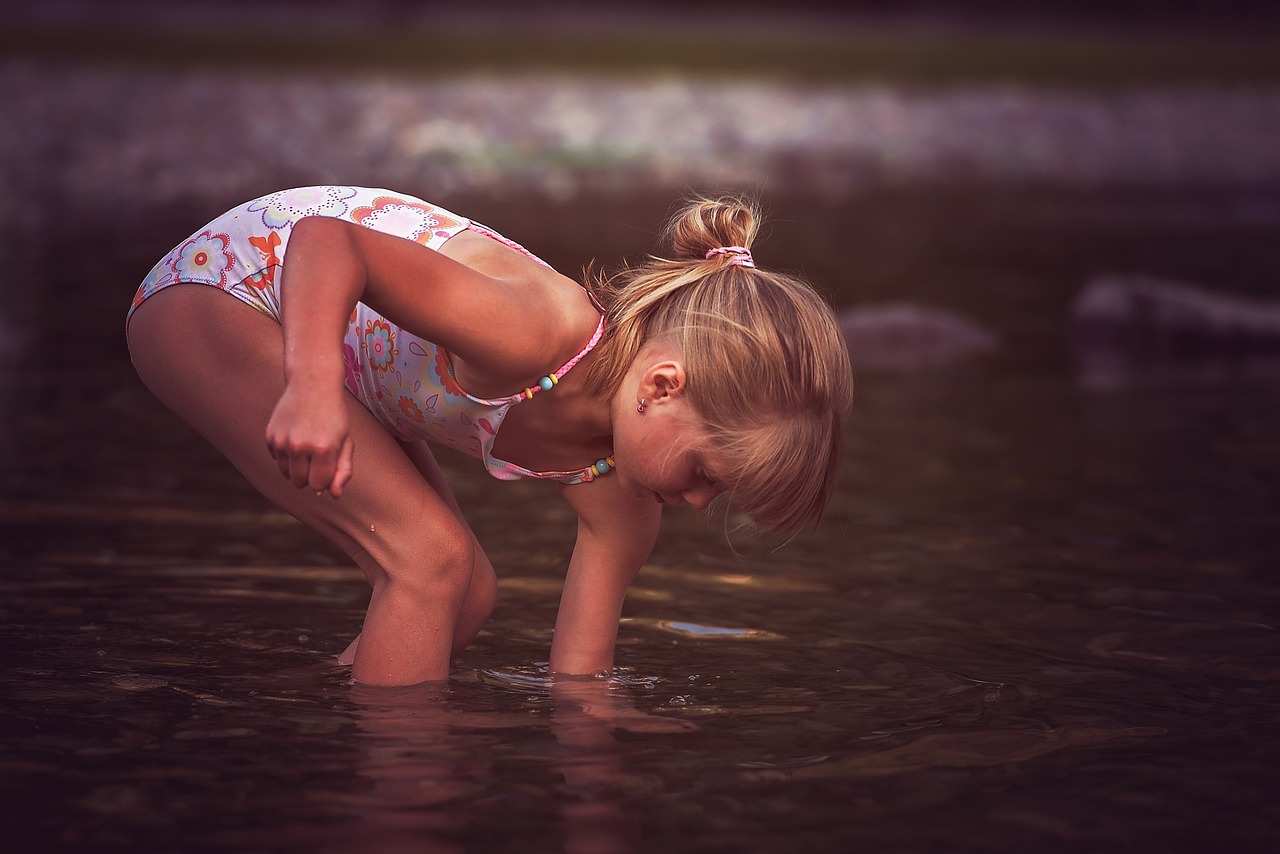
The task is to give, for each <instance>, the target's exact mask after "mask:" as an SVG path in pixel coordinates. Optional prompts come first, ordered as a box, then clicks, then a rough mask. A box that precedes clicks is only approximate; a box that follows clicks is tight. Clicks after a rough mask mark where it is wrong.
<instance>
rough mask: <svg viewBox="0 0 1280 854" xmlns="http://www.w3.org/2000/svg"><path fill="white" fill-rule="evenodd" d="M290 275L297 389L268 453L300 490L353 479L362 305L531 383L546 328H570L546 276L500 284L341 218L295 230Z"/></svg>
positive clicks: (286, 283) (487, 374) (478, 366)
mask: <svg viewBox="0 0 1280 854" xmlns="http://www.w3.org/2000/svg"><path fill="white" fill-rule="evenodd" d="M283 275H284V279H283V282H282V284H281V289H280V293H281V300H282V306H281V309H282V326H283V329H284V349H285V354H284V355H285V380H286V387H285V392H284V394H283V395H282V396H281V398H280V401H279V403H278V404H277V406H276V409H275V412H274V413H273V414H272V417H271V421H270V423H269V424H268V425H267V433H266V442H267V447H268V448H269V449H270V450H271V453H272V455H273V456H274V457H275V458H276V462H277V464H278V465H279V467H280V471H281V473H282V474H283V475H284V476H285V477H287V478H289V479H291V480H292V481H293V483H294V485H295V486H298V487H303V486H308V487H310V488H311V489H316V490H320V489H326V488H327V489H329V491H330V492H331V493H332V494H333V495H334V496H337V495H339V494H340V493H341V491H342V487H343V485H344V484H345V482H346V481H347V479H348V478H349V477H350V475H351V457H352V447H351V442H350V438H349V436H348V429H349V425H348V423H347V416H346V410H345V407H344V406H343V402H342V401H343V394H344V392H343V376H344V369H343V364H342V348H341V343H342V338H343V335H344V334H345V332H346V327H347V322H348V318H349V317H350V316H351V311H352V309H353V308H354V307H355V304H356V303H357V302H364V303H365V304H366V305H369V306H370V307H371V308H373V309H374V310H375V311H377V312H379V313H380V314H382V315H384V316H385V317H387V318H389V319H390V320H392V321H393V322H394V323H396V324H397V325H398V326H401V327H403V328H404V329H407V330H408V331H410V332H412V333H413V334H415V335H417V336H419V337H421V338H425V339H426V340H428V341H432V342H434V343H437V344H440V345H441V346H443V347H444V348H445V349H446V350H448V351H449V352H450V353H451V354H453V355H454V356H455V367H456V366H457V364H459V363H462V362H465V363H466V365H467V368H468V370H469V371H470V373H471V375H472V376H473V377H478V378H481V379H485V378H492V380H493V381H494V382H495V383H501V382H505V381H507V380H509V379H510V380H515V379H517V378H519V379H520V380H523V379H526V378H527V376H528V374H529V373H530V368H529V366H530V365H533V364H537V363H538V362H539V361H545V360H546V357H545V356H544V355H543V354H545V352H546V349H547V347H548V343H549V342H548V341H547V338H546V330H547V329H554V328H558V327H560V326H562V325H563V323H562V322H560V321H561V320H562V317H563V315H562V314H561V312H562V310H563V306H564V302H563V301H562V300H557V299H555V298H550V296H549V294H548V293H547V291H548V289H549V288H548V285H547V284H546V280H544V279H538V278H530V279H529V280H527V281H526V280H523V279H522V280H520V281H505V280H501V279H497V278H494V277H492V276H488V275H485V274H484V273H481V272H479V271H477V270H475V269H472V268H471V267H468V266H466V265H464V264H459V263H458V262H457V261H454V260H453V259H451V258H449V257H447V256H445V255H442V254H440V253H439V252H437V251H435V250H433V249H429V248H427V247H425V246H422V245H420V244H418V243H415V242H413V241H411V240H406V239H404V238H401V237H397V236H395V235H390V234H385V233H383V232H379V231H375V230H373V229H369V228H364V227H362V226H359V225H356V224H355V223H350V222H346V221H344V220H339V219H334V218H330V217H304V218H303V219H301V220H299V221H298V223H297V224H296V225H295V226H294V227H293V232H292V234H291V235H290V238H289V248H288V250H287V256H286V263H285V265H284V274H283ZM556 343H557V342H554V341H553V342H550V346H551V347H553V348H554V347H555V346H556ZM513 384H514V383H513Z"/></svg>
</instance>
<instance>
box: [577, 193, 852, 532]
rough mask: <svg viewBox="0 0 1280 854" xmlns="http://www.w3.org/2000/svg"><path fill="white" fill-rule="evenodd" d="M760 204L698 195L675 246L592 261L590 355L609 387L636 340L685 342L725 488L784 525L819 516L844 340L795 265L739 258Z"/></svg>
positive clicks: (844, 362) (840, 412) (833, 443)
mask: <svg viewBox="0 0 1280 854" xmlns="http://www.w3.org/2000/svg"><path fill="white" fill-rule="evenodd" d="M759 222H760V213H759V209H758V208H757V206H756V204H755V203H754V202H753V201H751V200H749V199H743V198H737V197H720V198H695V199H692V200H691V201H689V202H688V203H687V204H686V205H685V206H684V207H683V208H682V209H681V210H679V211H678V212H677V213H676V214H675V215H674V216H673V217H672V218H671V220H670V221H669V222H668V224H667V227H666V231H665V234H664V238H663V244H664V246H665V248H666V250H667V251H668V254H669V255H670V257H661V256H656V255H655V256H650V257H649V259H648V261H647V262H646V263H644V264H642V265H639V266H634V267H630V266H629V267H624V268H622V269H621V270H619V271H618V272H616V273H614V274H612V275H595V274H593V273H592V272H591V271H588V281H587V287H588V289H589V290H590V291H591V293H592V295H593V296H594V297H595V299H596V300H597V302H598V303H599V304H600V306H601V308H602V309H604V311H605V314H606V320H607V322H606V329H607V331H606V335H605V338H604V340H603V341H602V342H601V343H600V345H598V346H597V348H596V358H595V360H594V361H593V362H592V363H591V364H590V365H588V366H586V380H587V383H588V385H589V386H590V387H591V388H592V390H593V391H595V392H597V393H599V394H606V395H609V396H612V395H613V394H614V393H615V392H616V391H617V389H618V387H619V385H620V384H621V382H622V380H623V377H624V376H625V375H626V373H627V371H628V369H629V368H630V366H631V364H632V362H633V361H634V360H635V358H636V357H637V356H638V355H639V353H640V350H641V348H642V347H643V346H644V345H645V344H646V343H647V342H649V341H652V340H655V339H659V338H664V339H666V340H667V341H669V342H670V343H672V344H674V345H676V346H678V347H680V348H681V351H682V353H683V356H684V365H685V374H686V381H687V388H686V394H688V395H689V402H690V404H691V405H692V406H693V409H694V411H695V412H696V413H697V414H698V415H699V417H701V419H702V420H703V421H704V422H705V425H706V429H707V430H708V433H709V435H710V439H711V442H712V444H713V447H714V448H715V450H716V452H717V454H718V455H719V456H720V457H721V458H722V460H723V461H724V464H725V465H726V471H725V472H722V473H718V474H719V475H720V477H721V478H722V480H723V481H724V483H725V487H726V492H727V493H728V494H729V497H730V499H731V500H732V501H733V502H734V503H735V504H737V505H738V506H739V507H740V508H741V509H742V510H743V511H744V512H745V513H746V514H747V516H748V517H749V518H750V519H751V520H752V522H754V523H755V524H756V525H758V526H760V527H761V528H764V529H765V530H768V531H771V532H774V533H779V534H792V533H795V532H796V531H799V530H801V529H802V528H805V527H808V526H811V525H814V524H816V523H817V521H818V519H819V517H820V516H821V515H822V511H823V508H824V507H825V506H826V504H827V501H828V500H829V499H830V497H831V492H832V490H833V488H834V486H835V475H836V467H837V464H838V462H839V456H840V433H841V427H842V423H843V421H844V418H845V416H846V414H847V413H848V411H849V408H850V406H851V405H852V403H853V371H852V368H851V367H850V364H849V353H848V350H847V349H846V345H845V341H844V336H843V335H842V334H841V332H840V329H839V326H838V324H837V323H836V319H835V316H834V314H833V312H832V310H831V307H830V306H829V305H828V304H827V303H826V301H825V300H823V299H822V297H820V296H819V295H818V294H817V293H816V292H815V291H814V290H813V288H812V287H810V286H809V285H808V284H806V283H804V282H802V281H800V280H799V279H796V278H794V277H791V276H788V275H784V274H782V273H775V272H769V271H766V270H762V269H759V268H756V267H752V266H747V265H745V264H742V263H741V261H740V258H739V256H737V255H735V254H733V253H725V254H714V255H711V256H710V257H708V253H709V252H710V251H711V250H713V249H717V248H720V247H729V246H733V247H743V248H747V249H749V248H750V247H751V244H752V242H753V241H754V239H755V236H756V232H757V231H758V229H759Z"/></svg>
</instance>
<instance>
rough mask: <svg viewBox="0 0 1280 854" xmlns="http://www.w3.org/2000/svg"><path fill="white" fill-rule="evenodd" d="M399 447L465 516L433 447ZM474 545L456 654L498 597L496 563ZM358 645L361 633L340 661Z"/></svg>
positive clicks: (422, 444)
mask: <svg viewBox="0 0 1280 854" xmlns="http://www.w3.org/2000/svg"><path fill="white" fill-rule="evenodd" d="M400 447H401V449H403V450H404V453H405V456H407V457H408V458H409V459H410V461H412V462H413V465H414V466H415V467H416V468H417V469H418V472H419V473H420V474H421V475H422V477H423V478H424V479H425V480H426V481H427V483H429V484H431V487H432V488H433V489H435V490H436V491H437V492H439V493H440V494H441V495H442V496H444V499H445V500H446V501H447V502H448V503H449V506H450V507H451V508H453V511H454V513H455V514H456V515H457V516H458V518H459V519H462V518H463V516H462V510H461V508H459V507H458V502H457V500H456V499H455V498H454V496H453V491H452V490H451V489H449V483H448V481H446V480H445V479H444V473H443V472H441V471H440V465H439V463H437V462H436V458H435V457H434V456H432V454H431V449H430V448H428V447H427V444H426V442H401V443H400ZM464 522H465V520H464ZM472 536H474V534H473V535H472ZM475 549H476V561H475V566H474V567H473V568H472V571H471V584H470V586H469V587H468V588H467V600H466V603H465V604H464V605H463V608H462V613H461V614H459V615H458V623H457V626H456V627H455V629H454V633H453V654H454V655H456V654H457V653H459V652H461V651H462V650H464V649H466V647H467V645H468V644H469V643H471V641H472V640H474V639H475V636H476V634H477V633H478V632H479V631H480V629H481V628H482V627H483V626H484V624H485V622H486V621H487V620H488V619H489V615H490V614H491V613H492V612H493V605H494V602H495V601H497V598H498V578H497V575H496V573H494V571H493V564H491V563H489V558H488V557H487V556H486V555H485V553H484V550H483V549H481V548H480V543H479V541H477V542H476V544H475ZM359 648H360V637H359V636H357V637H356V639H355V640H353V641H352V642H351V643H350V644H349V645H348V646H347V648H346V649H345V650H343V651H342V653H341V654H340V655H338V663H339V664H351V663H352V662H354V661H355V656H356V650H357V649H359Z"/></svg>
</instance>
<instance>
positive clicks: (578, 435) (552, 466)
mask: <svg viewBox="0 0 1280 854" xmlns="http://www.w3.org/2000/svg"><path fill="white" fill-rule="evenodd" d="M593 357H594V353H588V354H587V355H586V356H584V357H583V359H582V361H580V362H579V363H578V364H577V365H576V366H575V367H574V369H573V370H571V371H569V372H568V373H567V374H566V375H565V378H564V379H563V380H561V381H560V382H559V383H558V384H557V385H556V386H555V387H554V388H553V389H549V390H548V391H545V392H541V393H539V394H536V395H534V397H533V399H532V400H526V401H522V402H520V403H517V404H515V405H514V406H513V407H512V408H511V410H510V411H509V412H508V413H507V416H506V418H505V419H504V421H503V426H502V428H501V429H500V430H499V431H498V439H497V441H496V442H495V444H494V448H493V453H494V456H496V457H498V458H500V459H504V460H508V461H510V462H513V463H516V464H518V465H521V466H524V467H526V468H530V469H534V470H536V471H550V470H558V471H564V470H571V469H575V468H581V467H584V466H587V465H590V464H591V463H593V462H595V461H596V460H597V459H599V458H601V457H604V456H608V455H609V454H610V453H612V452H613V428H612V418H611V416H610V401H608V400H605V399H601V398H600V397H599V396H598V395H595V394H592V393H591V392H590V391H589V390H588V389H587V388H586V386H585V383H584V380H583V378H584V377H585V373H586V372H585V371H583V370H582V368H583V366H584V365H586V364H587V363H588V360H590V359H592V358H593Z"/></svg>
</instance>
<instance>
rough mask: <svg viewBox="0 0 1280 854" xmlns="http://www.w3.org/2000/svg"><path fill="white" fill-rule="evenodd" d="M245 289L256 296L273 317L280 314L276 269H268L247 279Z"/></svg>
mask: <svg viewBox="0 0 1280 854" xmlns="http://www.w3.org/2000/svg"><path fill="white" fill-rule="evenodd" d="M243 284H244V286H245V289H246V290H248V291H249V293H251V294H253V295H254V296H256V297H257V298H258V299H259V300H260V301H261V302H262V305H263V306H264V307H265V308H266V309H267V311H268V313H270V314H271V315H272V316H279V314H280V300H279V298H278V297H276V268H275V267H268V268H267V269H265V270H261V271H259V272H257V273H254V274H253V275H251V276H248V277H247V278H245V280H244V282H243Z"/></svg>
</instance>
